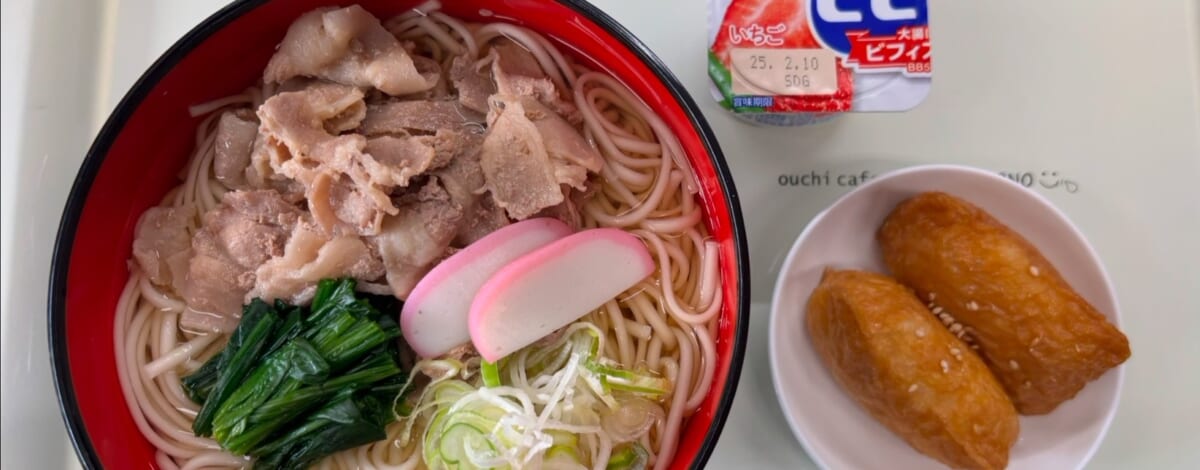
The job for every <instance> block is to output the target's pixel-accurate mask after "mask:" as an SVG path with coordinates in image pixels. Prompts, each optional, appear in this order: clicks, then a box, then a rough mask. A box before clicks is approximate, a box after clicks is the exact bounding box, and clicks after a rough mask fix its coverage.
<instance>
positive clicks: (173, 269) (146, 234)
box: [133, 206, 196, 292]
mask: <svg viewBox="0 0 1200 470" xmlns="http://www.w3.org/2000/svg"><path fill="white" fill-rule="evenodd" d="M195 216H196V210H195V209H194V208H192V207H191V206H184V207H151V208H149V209H147V210H146V212H143V213H142V216H141V218H139V219H138V223H137V229H136V230H135V231H134V233H135V235H134V239H133V259H134V260H135V261H136V262H137V266H138V267H139V268H141V270H142V273H143V274H145V275H146V277H147V278H149V279H150V282H152V283H154V284H155V285H160V286H170V287H172V288H173V289H175V292H182V291H183V290H182V288H183V281H184V279H185V277H186V276H187V270H188V260H189V259H190V258H191V249H192V236H191V234H190V233H189V232H188V229H189V228H190V227H191V225H192V224H193V222H192V221H193V219H194V218H195Z"/></svg>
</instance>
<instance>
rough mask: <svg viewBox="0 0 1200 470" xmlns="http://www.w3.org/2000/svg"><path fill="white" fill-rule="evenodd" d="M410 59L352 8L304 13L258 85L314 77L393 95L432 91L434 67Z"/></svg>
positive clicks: (374, 21)
mask: <svg viewBox="0 0 1200 470" xmlns="http://www.w3.org/2000/svg"><path fill="white" fill-rule="evenodd" d="M430 62H431V61H428V60H420V59H418V60H415V61H414V57H413V56H410V55H409V54H408V53H407V52H405V50H404V47H402V46H401V45H400V41H398V40H397V39H396V38H395V37H394V36H392V34H391V33H389V32H388V31H387V30H386V29H384V27H383V25H381V24H380V23H379V20H378V19H377V18H375V17H374V16H372V15H371V14H370V13H368V12H367V11H366V10H363V9H362V7H360V6H358V5H354V6H350V7H346V8H341V9H332V8H322V9H318V10H314V11H312V12H309V13H306V14H305V15H304V16H301V17H300V18H299V19H297V20H296V21H295V22H294V23H292V26H291V27H289V28H288V32H287V35H285V36H284V38H283V42H282V43H280V45H279V50H278V51H276V52H275V55H274V56H272V57H271V61H270V62H268V63H267V68H266V70H265V71H263V81H264V82H267V83H279V82H283V81H285V80H287V79H289V78H292V77H296V76H306V77H317V78H323V79H326V80H331V81H334V82H338V83H344V84H347V85H354V86H356V87H372V88H376V89H379V90H380V91H383V92H384V93H387V94H389V95H393V96H398V95H406V94H410V93H417V92H420V91H424V90H428V89H430V88H432V87H433V86H434V85H435V84H436V83H437V81H438V74H439V73H440V70H439V69H438V67H437V64H436V63H433V64H430Z"/></svg>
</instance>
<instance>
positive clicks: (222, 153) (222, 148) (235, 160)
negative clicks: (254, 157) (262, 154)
mask: <svg viewBox="0 0 1200 470" xmlns="http://www.w3.org/2000/svg"><path fill="white" fill-rule="evenodd" d="M257 136H258V121H257V120H256V119H255V117H254V113H253V112H251V111H250V110H249V109H248V108H244V109H238V110H234V111H225V112H224V113H221V118H220V119H218V120H217V135H216V143H215V145H214V147H215V151H214V153H215V155H214V156H213V173H214V174H216V176H217V181H220V182H221V183H222V184H224V185H225V186H226V187H228V188H230V189H248V188H249V187H250V185H249V184H248V183H247V182H246V169H247V167H249V166H250V153H251V151H252V150H253V149H254V139H255V138H256V137H257Z"/></svg>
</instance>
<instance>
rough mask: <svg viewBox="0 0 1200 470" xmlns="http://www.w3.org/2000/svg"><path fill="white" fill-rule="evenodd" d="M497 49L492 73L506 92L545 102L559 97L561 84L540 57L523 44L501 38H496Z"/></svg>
mask: <svg viewBox="0 0 1200 470" xmlns="http://www.w3.org/2000/svg"><path fill="white" fill-rule="evenodd" d="M492 51H494V52H495V53H496V57H495V60H493V61H492V76H493V77H494V78H495V80H496V89H497V91H498V92H499V93H500V94H502V95H512V96H528V97H532V98H536V99H537V100H538V101H541V102H543V103H553V102H555V101H558V100H559V96H558V88H556V87H555V86H554V82H553V81H551V80H550V78H549V77H547V76H546V72H545V71H544V70H542V66H541V64H540V63H538V61H537V58H536V57H534V56H533V54H532V53H530V52H529V51H528V50H525V48H524V47H521V45H520V44H517V43H515V42H513V41H512V40H510V39H505V38H501V39H498V40H496V41H494V42H493V44H492Z"/></svg>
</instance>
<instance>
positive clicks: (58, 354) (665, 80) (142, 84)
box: [47, 0, 750, 469]
mask: <svg viewBox="0 0 1200 470" xmlns="http://www.w3.org/2000/svg"><path fill="white" fill-rule="evenodd" d="M268 1H271V0H235V1H233V2H231V3H229V4H228V5H226V6H224V7H222V8H221V9H220V10H217V12H215V13H213V14H212V15H209V16H208V17H207V18H205V19H204V20H203V21H201V22H200V23H199V24H197V25H196V26H194V27H192V28H191V29H190V30H188V32H187V33H185V34H184V35H183V36H182V37H180V38H179V39H178V40H177V41H175V43H173V44H172V45H171V47H169V48H168V49H167V50H166V51H165V52H163V54H162V55H161V56H159V57H158V59H156V60H155V61H154V63H153V64H151V65H150V67H149V68H148V69H146V71H145V72H144V73H142V75H141V76H140V77H139V78H138V79H137V81H136V82H134V84H133V85H132V86H131V87H130V89H129V91H127V92H126V93H125V95H124V96H123V97H122V98H121V101H120V102H119V103H118V104H117V106H116V107H115V108H114V109H113V111H112V112H111V113H110V114H109V116H108V119H106V120H105V122H104V126H103V127H101V128H100V131H99V133H97V135H96V138H95V140H93V141H92V145H91V146H90V147H89V148H88V151H87V153H86V155H85V157H84V159H83V162H82V164H81V165H80V169H79V172H78V173H77V174H76V176H75V180H74V182H73V183H72V185H71V191H70V193H68V196H67V202H66V204H65V207H64V209H63V213H62V217H61V219H60V221H59V227H58V232H57V234H56V238H55V243H54V250H53V253H52V260H51V266H50V279H49V289H48V298H47V317H48V328H47V333H48V343H49V349H50V369H51V373H52V375H53V378H54V388H55V392H56V393H55V395H56V396H57V401H58V407H59V412H60V414H61V415H62V419H63V422H64V423H65V424H66V427H67V437H68V439H69V440H70V441H71V445H72V447H73V448H74V449H75V453H76V455H77V457H78V458H79V461H80V463H81V464H82V465H83V467H84V468H88V469H93V468H104V465H103V464H102V463H101V462H100V458H99V455H98V454H97V453H96V449H95V447H94V446H93V444H92V440H91V437H90V436H89V435H88V433H87V429H86V426H85V424H84V420H83V417H82V415H81V414H80V412H79V403H78V400H77V398H76V395H75V386H74V383H73V381H72V378H71V366H70V361H69V358H68V354H69V352H68V345H67V341H66V297H67V277H68V273H69V271H70V265H71V251H72V248H73V247H74V243H75V236H76V229H77V228H78V224H79V219H80V217H81V216H82V215H83V208H84V206H85V203H86V200H87V196H88V194H89V193H90V192H91V188H92V183H93V182H94V181H95V179H96V175H97V174H98V173H99V171H100V168H101V167H102V166H103V163H104V159H105V158H106V157H107V155H108V152H109V150H110V148H111V147H112V144H113V143H114V142H115V141H116V139H117V137H118V136H119V135H120V133H121V131H122V130H124V128H125V124H126V123H127V122H128V121H129V119H130V117H132V115H133V113H134V112H135V111H136V110H137V109H138V107H139V106H140V105H141V103H142V102H143V101H144V100H145V99H146V97H147V96H148V95H149V94H150V91H151V90H153V89H154V87H155V86H156V85H158V83H159V81H161V80H162V79H163V78H164V77H165V76H166V75H167V74H168V73H169V72H170V71H171V70H173V69H174V67H175V66H176V65H177V64H178V63H179V62H180V61H182V60H183V59H184V58H185V57H187V56H188V54H190V53H191V52H192V50H193V49H195V48H196V47H197V46H199V45H200V44H201V43H203V42H204V41H206V40H207V39H208V38H209V37H210V36H211V35H212V34H214V33H215V32H217V31H219V30H220V29H222V28H224V27H225V26H227V25H228V24H229V23H231V22H233V21H234V20H236V19H237V18H240V17H241V16H242V15H244V14H246V13H248V12H250V11H251V10H253V9H255V8H257V7H259V6H261V5H264V4H266V3H267V2H268ZM550 1H554V2H556V3H559V4H561V5H563V6H565V7H567V8H570V9H572V10H574V11H575V12H577V13H579V14H580V15H582V16H584V17H586V18H588V19H589V20H591V21H592V22H594V23H596V25H597V26H599V27H600V28H601V29H603V30H605V32H607V33H608V34H610V35H612V36H613V38H615V39H616V40H617V41H618V42H619V43H621V45H622V46H624V47H625V48H626V49H627V50H629V52H630V53H632V54H633V55H634V56H635V57H637V59H638V60H639V61H641V62H642V64H644V65H645V66H646V67H647V68H649V69H650V70H651V72H653V73H654V75H655V78H657V79H658V80H659V81H660V82H661V83H662V85H663V87H664V88H666V89H667V90H668V91H669V92H670V94H671V97H672V98H673V99H674V100H675V102H676V103H678V104H679V106H680V108H681V109H682V111H683V114H684V115H685V116H686V117H687V119H688V121H689V122H691V124H692V127H693V128H694V129H695V131H696V134H697V135H698V136H699V138H700V141H701V143H702V145H703V146H704V148H705V150H706V152H707V154H708V159H709V161H710V162H711V164H712V165H713V171H714V173H715V174H716V177H717V181H718V183H719V185H720V188H721V194H722V195H724V196H725V210H726V211H727V212H728V214H729V221H730V226H731V227H730V232H731V235H732V240H731V241H732V243H733V248H734V253H735V259H733V260H731V261H732V262H734V263H735V270H736V275H735V279H734V280H735V282H737V291H736V292H737V293H738V299H737V300H736V302H735V304H734V307H735V309H736V311H735V312H734V313H735V315H736V323H735V325H734V332H733V337H732V341H733V344H732V345H731V346H732V347H731V349H730V351H731V355H732V356H731V357H730V362H729V370H728V373H727V375H726V378H725V386H724V389H723V390H721V392H720V393H721V395H720V397H719V400H718V402H717V406H716V409H715V411H714V414H713V418H712V423H711V425H710V426H709V429H708V431H707V432H706V433H705V435H704V440H703V441H702V442H701V444H700V447H699V449H698V450H697V453H696V455H695V456H694V457H693V459H692V463H691V468H692V469H700V468H704V466H705V464H706V462H707V461H708V459H709V457H710V456H711V455H712V452H713V450H714V449H715V448H716V445H717V441H718V440H719V437H720V434H721V431H722V429H723V428H724V426H725V422H726V418H727V417H728V415H729V412H730V410H731V409H732V407H733V399H734V395H735V394H736V392H737V386H738V380H739V378H740V377H741V370H742V363H743V360H744V359H745V354H746V342H747V341H748V333H749V327H750V324H749V322H750V272H749V268H750V253H749V246H748V244H747V235H746V228H745V224H744V221H743V218H742V210H741V203H740V199H739V197H738V194H737V190H736V189H735V187H734V182H733V175H732V173H731V172H730V171H729V166H728V164H727V163H726V161H725V157H724V154H723V153H722V152H721V147H720V145H719V144H718V143H717V138H716V134H715V133H713V131H712V128H711V127H709V125H708V122H707V121H706V120H705V119H704V115H703V113H701V111H700V108H699V106H698V105H697V104H696V102H695V101H694V100H693V99H692V97H691V95H690V94H689V93H688V91H687V89H686V88H685V87H684V86H683V84H682V83H680V82H679V80H678V79H677V78H676V77H675V75H674V74H673V73H672V72H671V70H670V69H669V68H668V67H667V65H666V64H665V63H664V62H663V61H662V60H661V59H660V58H659V57H658V56H657V55H656V54H654V52H653V51H651V50H650V48H649V47H647V46H646V45H645V44H644V43H642V41H641V40H639V39H638V38H637V37H636V36H635V35H634V34H633V33H632V32H630V31H629V30H628V29H626V28H625V27H624V26H622V25H621V24H620V23H619V22H617V20H615V19H614V18H612V17H611V16H609V15H608V14H607V13H604V12H603V11H601V10H600V9H599V8H598V7H596V6H594V5H592V4H591V3H588V2H587V1H586V0H550ZM709 393H712V392H711V391H710V392H709Z"/></svg>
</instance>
